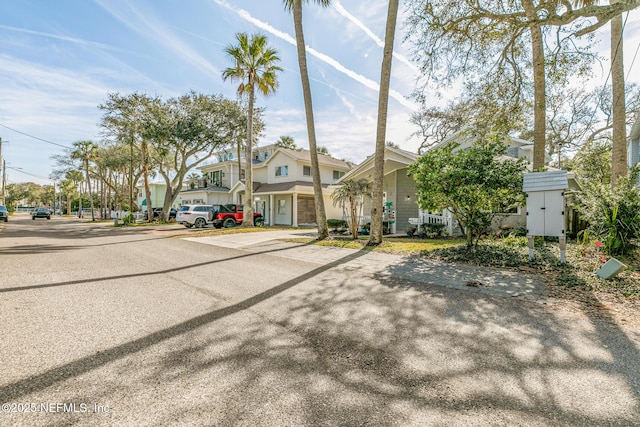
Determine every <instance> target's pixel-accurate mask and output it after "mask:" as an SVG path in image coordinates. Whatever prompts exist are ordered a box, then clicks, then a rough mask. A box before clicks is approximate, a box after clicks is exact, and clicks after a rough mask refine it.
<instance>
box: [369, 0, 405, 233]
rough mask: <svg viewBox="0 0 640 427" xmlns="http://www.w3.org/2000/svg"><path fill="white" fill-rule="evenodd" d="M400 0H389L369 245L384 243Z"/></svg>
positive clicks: (381, 76) (381, 74)
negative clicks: (387, 151)
mask: <svg viewBox="0 0 640 427" xmlns="http://www.w3.org/2000/svg"><path fill="white" fill-rule="evenodd" d="M398 2H399V0H389V9H388V11H387V28H386V31H385V37H384V50H383V54H382V71H381V73H380V94H379V98H378V126H377V129H376V153H375V158H374V166H373V198H372V200H371V234H370V235H369V242H367V245H379V244H380V243H382V193H383V182H384V146H385V140H386V134H387V107H388V105H389V83H390V80H391V62H392V61H391V60H392V58H393V41H394V38H395V32H396V21H397V17H398Z"/></svg>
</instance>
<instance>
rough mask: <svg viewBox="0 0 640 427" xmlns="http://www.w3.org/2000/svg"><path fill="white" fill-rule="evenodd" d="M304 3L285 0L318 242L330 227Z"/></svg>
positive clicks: (323, 2) (326, 0)
mask: <svg viewBox="0 0 640 427" xmlns="http://www.w3.org/2000/svg"><path fill="white" fill-rule="evenodd" d="M303 1H305V0H284V7H285V9H286V10H287V11H288V12H291V11H293V26H294V28H295V32H296V46H297V48H298V66H299V67H300V79H301V81H302V96H303V98H304V111H305V115H306V118H307V135H308V138H309V151H310V155H311V178H312V179H313V194H314V196H315V206H316V223H317V224H318V240H323V239H326V238H327V237H328V236H329V227H328V225H327V214H326V212H325V210H324V198H323V195H322V183H321V181H320V167H319V166H318V152H317V151H316V129H315V123H314V120H313V105H312V103H311V86H310V84H309V73H308V71H307V52H306V49H305V44H304V32H303V31H302V2H303ZM314 2H315V3H316V4H319V5H320V6H323V7H327V6H329V5H330V4H331V0H314Z"/></svg>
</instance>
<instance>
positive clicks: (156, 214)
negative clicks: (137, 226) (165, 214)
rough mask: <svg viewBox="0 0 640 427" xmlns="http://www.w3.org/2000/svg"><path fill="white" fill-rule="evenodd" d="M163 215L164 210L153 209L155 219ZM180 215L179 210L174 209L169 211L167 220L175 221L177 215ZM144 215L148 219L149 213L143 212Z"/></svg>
mask: <svg viewBox="0 0 640 427" xmlns="http://www.w3.org/2000/svg"><path fill="white" fill-rule="evenodd" d="M161 213H162V208H153V217H154V218H156V219H157V218H160V214H161ZM177 213H178V211H177V210H175V209H174V208H171V210H169V218H167V219H168V220H171V219H175V218H176V214H177ZM142 214H143V215H144V217H145V218H146V217H147V211H142Z"/></svg>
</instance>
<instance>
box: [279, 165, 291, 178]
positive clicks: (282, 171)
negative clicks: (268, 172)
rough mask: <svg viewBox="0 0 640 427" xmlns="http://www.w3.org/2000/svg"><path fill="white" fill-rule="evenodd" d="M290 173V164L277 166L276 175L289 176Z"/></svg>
mask: <svg viewBox="0 0 640 427" xmlns="http://www.w3.org/2000/svg"><path fill="white" fill-rule="evenodd" d="M287 175H289V167H288V166H286V165H285V166H276V176H287Z"/></svg>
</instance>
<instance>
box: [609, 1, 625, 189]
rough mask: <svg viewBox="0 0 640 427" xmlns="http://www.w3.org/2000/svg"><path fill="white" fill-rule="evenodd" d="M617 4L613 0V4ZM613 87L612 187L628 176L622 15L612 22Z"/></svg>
mask: <svg viewBox="0 0 640 427" xmlns="http://www.w3.org/2000/svg"><path fill="white" fill-rule="evenodd" d="M614 3H617V0H615V1H614V0H612V1H611V4H614ZM611 56H612V58H611V86H612V89H613V143H612V148H611V157H612V159H611V186H612V187H615V186H616V184H617V183H618V179H619V178H622V177H624V176H626V175H627V172H628V170H627V123H626V113H627V112H626V106H625V99H624V98H625V94H624V64H623V49H622V15H618V16H616V17H615V18H613V19H612V20H611Z"/></svg>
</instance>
